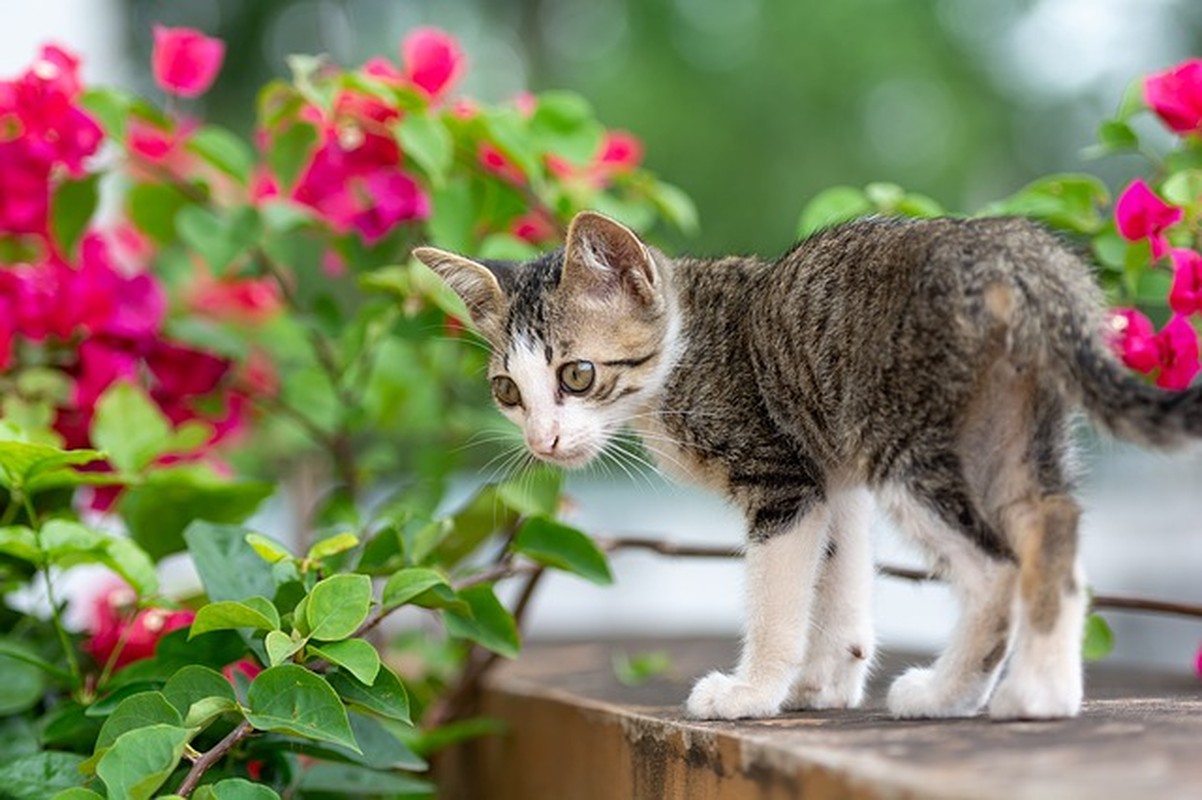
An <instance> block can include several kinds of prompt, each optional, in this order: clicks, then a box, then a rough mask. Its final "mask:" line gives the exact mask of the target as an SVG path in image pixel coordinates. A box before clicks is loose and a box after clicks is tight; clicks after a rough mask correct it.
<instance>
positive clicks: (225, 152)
mask: <svg viewBox="0 0 1202 800" xmlns="http://www.w3.org/2000/svg"><path fill="white" fill-rule="evenodd" d="M187 147H188V150H190V151H192V152H193V153H195V154H196V155H198V156H200V157H201V158H203V159H204V160H205V161H206V162H208V163H209V164H210V165H212V166H214V167H216V168H217V169H219V170H221V171H222V172H224V173H225V174H226V175H228V176H230V177H231V178H233V179H234V180H236V181H238V182H239V183H241V184H243V185H245V184H246V182H247V180H248V179H249V178H250V175H251V173H252V172H254V168H255V156H254V152H253V151H252V150H251V149H250V146H249V145H247V144H246V142H244V141H242V140H241V139H239V138H238V137H237V136H235V135H234V134H232V133H230V132H229V131H227V130H226V129H225V128H219V127H217V126H215V125H205V126H204V127H202V128H200V129H199V130H196V131H193V132H192V135H191V136H189V137H188V145H187Z"/></svg>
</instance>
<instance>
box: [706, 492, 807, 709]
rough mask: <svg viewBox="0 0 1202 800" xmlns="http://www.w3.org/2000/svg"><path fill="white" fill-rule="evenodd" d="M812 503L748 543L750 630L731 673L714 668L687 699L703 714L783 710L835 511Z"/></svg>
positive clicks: (802, 652)
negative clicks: (768, 533)
mask: <svg viewBox="0 0 1202 800" xmlns="http://www.w3.org/2000/svg"><path fill="white" fill-rule="evenodd" d="M810 505H811V508H809V509H808V510H805V511H803V512H801V513H799V515H798V516H797V518H796V519H794V520H793V521H791V522H789V523H787V524H786V527H784V528H783V529H782V530H780V531H779V532H777V533H775V534H774V535H771V536H769V538H767V539H765V540H762V541H755V540H754V532H753V541H752V543H751V544H750V545H748V547H747V555H746V556H745V561H746V578H745V580H746V595H747V632H746V635H745V637H744V640H743V653H742V655H741V656H740V658H739V665H738V667H737V668H736V669H735V671H734V673H733V674H727V673H723V672H711V673H710V674H709V675H706V676H705V677H704V678H702V679H701V680H699V681H698V682H697V683H696V684H695V685H694V686H693V690H692V691H691V692H690V693H689V699H688V701H687V703H686V704H685V708H686V710H687V711H688V714H689V716H691V717H695V718H697V719H739V718H744V717H768V716H772V715H773V714H776V713H778V712H779V711H780V709H781V705H782V704H783V703H784V701H785V698H786V696H787V695H788V693H789V688H790V686H791V685H792V683H793V679H794V677H795V676H796V674H797V670H798V668H799V667H800V665H801V663H802V660H803V658H804V655H805V629H806V626H807V624H808V622H809V618H810V605H811V602H812V599H813V595H814V582H815V578H816V575H817V571H818V565H819V563H820V562H821V560H822V554H823V551H824V550H825V548H826V530H827V525H828V522H829V516H830V515H829V513H828V510H827V508H826V506H825V504H823V503H820V502H819V501H817V500H814V501H811V504H810Z"/></svg>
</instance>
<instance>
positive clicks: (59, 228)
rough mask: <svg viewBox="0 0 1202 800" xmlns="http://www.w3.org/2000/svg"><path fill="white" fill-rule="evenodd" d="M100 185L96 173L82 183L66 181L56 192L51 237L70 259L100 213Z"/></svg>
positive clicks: (51, 215)
mask: <svg viewBox="0 0 1202 800" xmlns="http://www.w3.org/2000/svg"><path fill="white" fill-rule="evenodd" d="M99 184H100V175H99V173H96V174H93V175H88V176H87V177H85V178H81V179H80V180H70V179H67V180H64V181H62V182H61V183H60V184H59V185H58V186H57V187H56V188H55V190H54V197H53V199H52V200H51V201H50V233H51V234H52V235H53V236H54V240H55V241H56V242H58V246H59V250H60V251H61V252H62V253H64V254H66V255H67V257H68V258H70V257H71V256H72V255H73V254H74V252H75V244H76V242H78V241H79V237H80V236H81V235H82V234H83V232H84V229H85V228H87V226H88V222H89V221H90V220H91V219H92V214H93V213H94V212H95V211H96V204H97V203H98V202H99V200H100V190H99Z"/></svg>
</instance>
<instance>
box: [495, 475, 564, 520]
mask: <svg viewBox="0 0 1202 800" xmlns="http://www.w3.org/2000/svg"><path fill="white" fill-rule="evenodd" d="M562 489H563V472H561V471H559V470H553V469H549V468H546V467H537V468H535V469H532V470H530V471H528V472H526V473H524V474H523V475H522V477H521V478H519V479H514V480H511V481H506V482H504V483H500V484H497V497H499V498H500V500H501V502H502V503H504V504H505V505H507V506H509V507H510V508H512V509H513V510H514V511H516V512H518V513H519V514H521V515H523V516H528V517H529V516H534V515H535V514H545V515H548V516H550V515H553V514H555V512H556V511H558V510H559V495H560V492H561V491H562Z"/></svg>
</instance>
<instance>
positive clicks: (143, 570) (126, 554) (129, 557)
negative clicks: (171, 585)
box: [100, 536, 159, 594]
mask: <svg viewBox="0 0 1202 800" xmlns="http://www.w3.org/2000/svg"><path fill="white" fill-rule="evenodd" d="M100 561H101V563H103V564H104V565H106V566H107V567H108V568H109V569H111V570H113V571H114V572H116V573H117V574H118V575H120V576H121V577H122V578H124V579H125V582H126V583H128V584H129V585H130V586H132V587H133V588H134V590H135V591H136V592H137V593H138V594H151V593H153V592H156V591H158V588H159V577H158V574H157V572H156V571H155V568H154V562H153V561H151V560H150V556H149V555H147V553H146V551H145V550H143V549H142V548H141V547H139V546H138V544H137V543H135V542H132V541H130V540H129V539H122V538H120V537H117V536H111V537H108V540H107V542H106V543H105V555H104V556H102V557H101V559H100Z"/></svg>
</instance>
